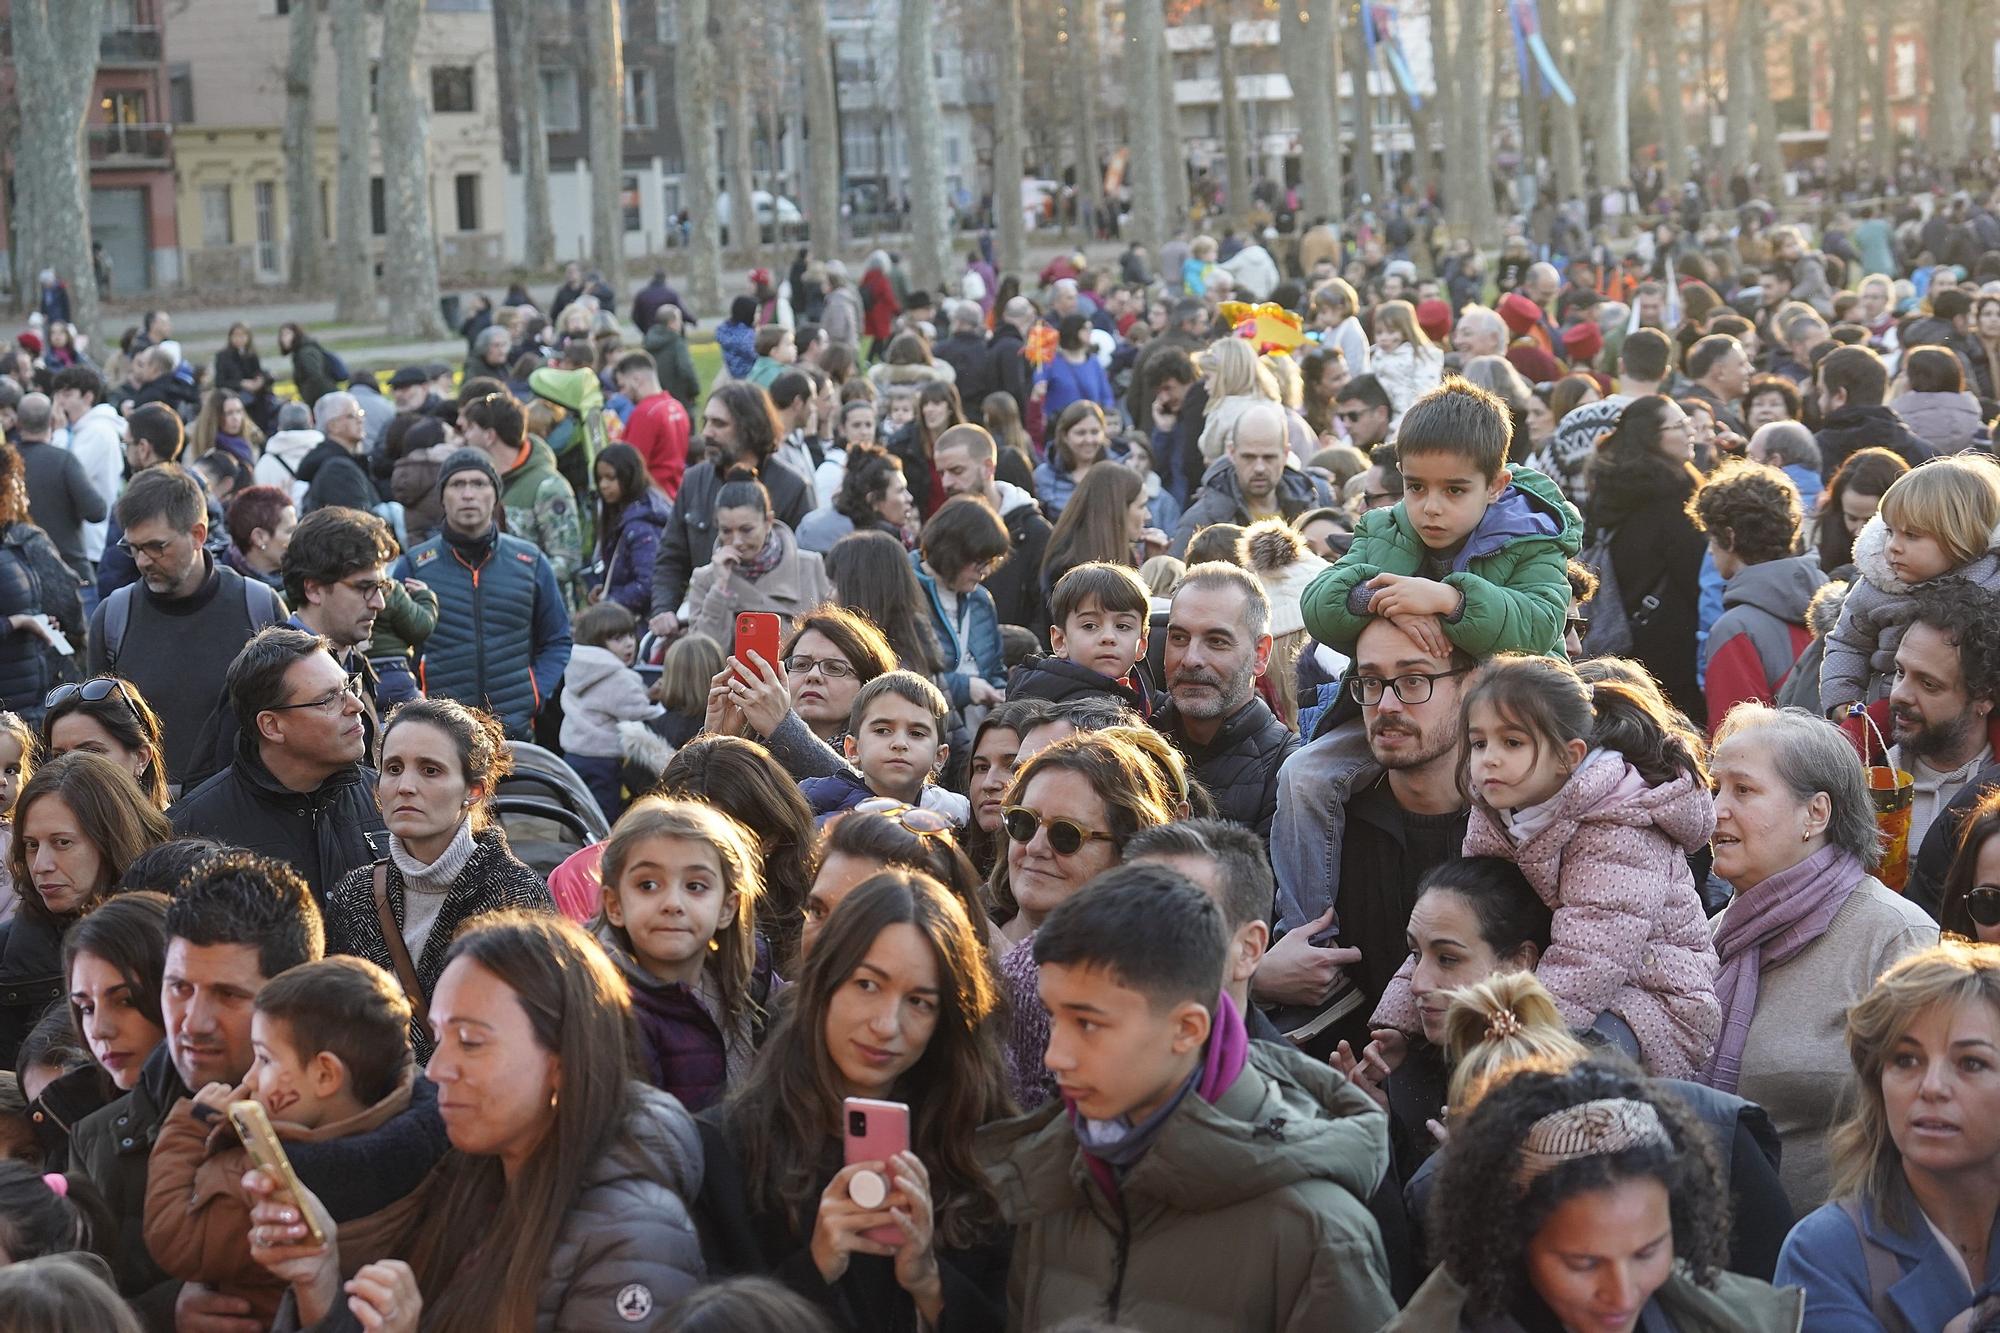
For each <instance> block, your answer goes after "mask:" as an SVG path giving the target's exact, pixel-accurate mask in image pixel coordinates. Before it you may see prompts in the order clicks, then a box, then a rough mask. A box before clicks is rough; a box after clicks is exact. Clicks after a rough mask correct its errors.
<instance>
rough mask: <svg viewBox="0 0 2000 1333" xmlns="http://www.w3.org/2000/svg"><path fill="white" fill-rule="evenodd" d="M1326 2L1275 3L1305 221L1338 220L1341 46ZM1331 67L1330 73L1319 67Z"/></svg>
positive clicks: (1281, 0) (1331, 7)
mask: <svg viewBox="0 0 2000 1333" xmlns="http://www.w3.org/2000/svg"><path fill="white" fill-rule="evenodd" d="M1335 10H1336V6H1335V5H1333V4H1332V3H1330V0H1317V3H1315V0H1279V3H1278V55H1279V57H1280V58H1281V60H1282V62H1283V64H1284V70H1285V81H1286V82H1287V83H1289V84H1291V86H1292V105H1293V106H1294V107H1296V108H1298V118H1299V186H1300V189H1299V198H1300V204H1301V208H1302V212H1303V213H1304V216H1305V219H1306V220H1307V221H1311V220H1315V219H1319V218H1331V217H1338V216H1339V214H1340V134H1339V125H1340V122H1339V120H1338V119H1337V118H1336V116H1335V114H1334V107H1333V93H1334V87H1335V85H1336V84H1338V83H1339V82H1340V64H1339V57H1340V44H1339V42H1337V41H1334V40H1330V34H1329V33H1328V31H1327V30H1328V29H1329V28H1330V27H1332V25H1333V24H1334V23H1335V22H1336V21H1337V20H1336V19H1335V18H1334V14H1335ZM1329 60H1330V61H1331V62H1332V64H1331V67H1330V68H1329V67H1328V66H1327V65H1326V64H1324V63H1322V62H1325V61H1329Z"/></svg>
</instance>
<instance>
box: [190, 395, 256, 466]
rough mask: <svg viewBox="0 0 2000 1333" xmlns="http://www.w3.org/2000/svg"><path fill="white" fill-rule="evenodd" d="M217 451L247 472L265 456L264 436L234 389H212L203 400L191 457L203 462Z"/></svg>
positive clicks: (241, 397) (195, 422)
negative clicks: (212, 452)
mask: <svg viewBox="0 0 2000 1333" xmlns="http://www.w3.org/2000/svg"><path fill="white" fill-rule="evenodd" d="M216 449H224V450H227V451H228V452H229V453H231V454H233V455H234V456H235V457H236V460H237V461H238V462H239V463H241V464H243V466H244V467H246V468H248V467H254V466H255V465H256V462H257V455H258V454H261V453H262V452H264V432H263V431H261V430H259V429H258V428H257V423H256V422H255V421H252V420H251V419H250V409H249V408H247V407H245V406H244V403H243V395H242V394H240V393H237V392H236V391H235V390H233V389H210V390H209V391H208V397H206V398H204V399H203V400H202V403H201V415H199V416H197V417H196V418H195V419H194V439H193V442H192V449H191V452H190V454H189V456H190V457H192V458H203V457H206V456H207V455H208V454H209V453H210V452H211V451H213V450H216Z"/></svg>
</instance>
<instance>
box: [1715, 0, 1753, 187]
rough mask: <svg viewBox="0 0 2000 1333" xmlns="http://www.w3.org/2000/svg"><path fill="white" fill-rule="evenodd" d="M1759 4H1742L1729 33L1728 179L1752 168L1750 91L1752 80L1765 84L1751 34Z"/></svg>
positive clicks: (1724, 150)
mask: <svg viewBox="0 0 2000 1333" xmlns="http://www.w3.org/2000/svg"><path fill="white" fill-rule="evenodd" d="M1758 2H1759V0H1739V3H1738V6H1737V15H1736V22H1735V23H1734V24H1732V25H1731V27H1730V29H1729V39H1728V43H1727V47H1726V60H1727V66H1728V72H1727V74H1726V76H1725V86H1726V87H1727V88H1728V90H1729V96H1728V100H1727V101H1726V102H1724V104H1723V108H1722V113H1723V115H1722V170H1723V173H1724V174H1725V175H1735V174H1736V173H1737V172H1739V171H1743V170H1745V169H1746V168H1748V167H1749V165H1750V132H1751V125H1752V122H1753V113H1752V110H1751V108H1752V106H1753V105H1754V103H1755V102H1756V100H1757V92H1756V89H1754V88H1752V87H1751V82H1752V80H1753V79H1754V80H1755V81H1756V82H1758V83H1762V82H1763V80H1762V78H1761V77H1759V76H1760V74H1761V71H1759V70H1758V68H1757V64H1756V62H1757V59H1758V58H1759V56H1761V54H1762V52H1761V51H1760V50H1759V49H1758V48H1757V47H1756V46H1755V45H1754V44H1753V43H1754V42H1755V38H1754V36H1753V35H1752V33H1751V31H1750V27H1751V23H1750V20H1751V19H1752V17H1753V15H1752V14H1751V13H1750V12H1749V11H1750V10H1751V8H1752V7H1753V6H1755V5H1757V4H1758Z"/></svg>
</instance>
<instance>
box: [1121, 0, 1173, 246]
mask: <svg viewBox="0 0 2000 1333" xmlns="http://www.w3.org/2000/svg"><path fill="white" fill-rule="evenodd" d="M1162 3H1163V0H1126V5H1125V123H1126V125H1127V127H1128V131H1129V132H1128V135H1127V137H1128V138H1129V139H1130V141H1131V142H1130V143H1128V144H1127V145H1126V150H1127V153H1126V155H1127V164H1126V170H1125V175H1126V179H1127V180H1129V181H1130V182H1131V188H1132V235H1131V239H1133V240H1136V241H1138V242H1139V243H1140V244H1142V245H1144V246H1145V247H1146V248H1147V250H1149V251H1151V252H1152V254H1153V255H1154V256H1156V257H1157V256H1158V255H1159V253H1160V246H1161V244H1162V243H1163V242H1164V241H1165V240H1166V238H1167V236H1168V235H1169V234H1170V232H1171V223H1170V220H1169V218H1168V216H1167V174H1168V163H1167V147H1166V133H1165V130H1166V127H1165V126H1164V125H1163V124H1162V123H1161V120H1160V108H1161V102H1160V60H1161V53H1162V51H1163V50H1164V48H1165V47H1166V44H1167V31H1166V27H1167V16H1166V11H1165V10H1163V9H1162V8H1161V5H1162ZM1168 282H1169V283H1170V284H1171V283H1172V282H1173V275H1168Z"/></svg>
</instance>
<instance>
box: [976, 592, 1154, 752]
mask: <svg viewBox="0 0 2000 1333" xmlns="http://www.w3.org/2000/svg"><path fill="white" fill-rule="evenodd" d="M1152 608H1153V601H1152V596H1151V594H1150V593H1148V592H1147V591H1146V585H1145V584H1144V583H1142V582H1141V581H1140V580H1139V575H1138V572H1137V571H1136V570H1132V569H1128V568H1126V567H1125V566H1124V565H1113V564H1108V563H1106V562H1104V561H1101V560H1093V561H1091V562H1090V563H1088V564H1082V565H1078V566H1076V568H1074V569H1072V570H1070V571H1069V572H1068V573H1066V574H1064V575H1063V576H1062V577H1061V578H1059V579H1057V580H1056V586H1055V589H1054V591H1053V592H1051V593H1050V594H1049V619H1050V622H1051V623H1050V625H1049V647H1050V649H1051V651H1050V652H1048V653H1046V654H1040V653H1038V654H1036V655H1034V656H1032V657H1030V658H1028V660H1027V661H1025V662H1023V663H1021V664H1020V665H1019V666H1017V667H1015V668H1014V670H1013V673H1012V674H1011V675H1010V676H1009V677H1008V678H1007V697H1008V698H1009V699H1049V700H1052V701H1054V702H1057V703H1061V702H1063V701H1064V700H1067V699H1076V698H1080V697H1083V696H1086V695H1103V696H1106V697H1108V698H1111V699H1115V700H1117V701H1118V702H1119V703H1121V704H1124V705H1125V706H1127V707H1128V708H1132V709H1134V710H1136V711H1137V712H1138V714H1139V715H1140V716H1141V717H1146V716H1150V715H1151V713H1152V711H1153V709H1152V699H1151V696H1150V695H1149V693H1148V692H1147V689H1146V683H1145V678H1144V676H1143V675H1141V673H1140V672H1138V671H1137V670H1135V669H1134V664H1135V663H1137V662H1138V661H1140V660H1141V659H1142V658H1144V657H1145V655H1146V620H1147V617H1148V615H1150V613H1151V612H1152Z"/></svg>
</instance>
